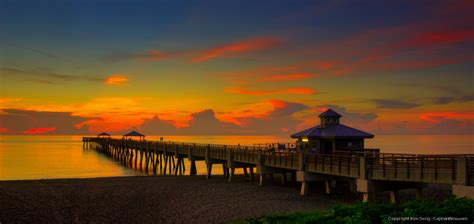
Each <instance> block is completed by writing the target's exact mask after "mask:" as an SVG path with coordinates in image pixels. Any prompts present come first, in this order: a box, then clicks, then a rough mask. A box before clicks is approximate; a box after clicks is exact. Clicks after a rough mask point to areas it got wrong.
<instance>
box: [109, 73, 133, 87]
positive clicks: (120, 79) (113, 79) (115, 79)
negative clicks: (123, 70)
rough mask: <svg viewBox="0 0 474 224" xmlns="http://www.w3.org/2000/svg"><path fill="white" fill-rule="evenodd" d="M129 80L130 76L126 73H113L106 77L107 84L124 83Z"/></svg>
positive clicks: (117, 84)
mask: <svg viewBox="0 0 474 224" xmlns="http://www.w3.org/2000/svg"><path fill="white" fill-rule="evenodd" d="M127 82H128V78H127V77H126V76H124V75H111V76H109V77H107V78H106V79H105V84H107V85H112V86H119V85H124V84H126V83H127Z"/></svg>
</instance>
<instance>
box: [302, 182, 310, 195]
mask: <svg viewBox="0 0 474 224" xmlns="http://www.w3.org/2000/svg"><path fill="white" fill-rule="evenodd" d="M307 194H308V182H306V181H303V182H301V191H300V195H301V196H306V195H307Z"/></svg>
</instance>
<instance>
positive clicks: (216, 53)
mask: <svg viewBox="0 0 474 224" xmlns="http://www.w3.org/2000/svg"><path fill="white" fill-rule="evenodd" d="M282 42H283V40H282V39H281V38H278V37H254V38H249V39H244V40H240V41H236V42H233V43H229V44H224V45H221V46H217V47H213V48H210V49H207V50H204V51H202V52H200V53H198V55H197V56H196V57H193V59H192V60H191V61H192V62H204V61H208V60H211V59H215V58H223V57H235V56H238V55H241V54H244V53H249V52H257V51H262V50H267V49H271V48H274V47H276V46H278V45H280V44H281V43H282Z"/></svg>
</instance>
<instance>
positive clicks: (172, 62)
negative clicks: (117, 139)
mask: <svg viewBox="0 0 474 224" xmlns="http://www.w3.org/2000/svg"><path fill="white" fill-rule="evenodd" d="M27 2H28V3H26V2H24V3H18V4H14V3H13V1H12V2H7V3H5V4H2V7H1V8H0V26H1V27H2V32H1V33H0V47H1V49H2V54H1V55H2V56H3V57H2V58H0V75H1V82H2V87H1V88H2V93H1V95H0V133H1V134H8V135H10V134H11V135H15V134H19V135H21V134H66V135H69V134H71V135H76V134H77V135H79V134H81V135H83V134H95V133H99V132H103V131H106V132H110V133H112V134H120V133H123V132H126V131H129V130H132V129H133V130H140V131H142V132H144V133H146V134H150V135H154V134H156V135H161V134H163V135H181V134H183V135H260V134H261V135H281V136H288V135H289V134H291V133H293V132H296V131H298V130H301V129H304V128H308V127H312V126H314V125H316V124H318V123H319V118H318V114H319V113H321V112H323V111H324V110H326V109H328V108H332V109H334V110H336V111H337V112H339V113H341V114H342V115H343V118H342V123H347V124H350V125H351V126H353V127H356V128H362V129H364V130H366V131H368V132H371V133H374V134H375V135H378V134H472V130H473V129H472V123H473V121H474V115H473V114H474V110H473V108H474V88H473V86H472V84H473V78H472V77H473V75H474V74H473V71H474V69H473V65H474V53H473V52H474V51H473V50H472V49H474V19H473V17H472V15H471V14H472V11H474V8H473V4H472V3H471V2H470V1H449V2H446V1H433V2H431V3H430V4H426V3H423V2H399V1H391V2H384V3H381V2H376V1H374V2H370V4H369V2H367V3H360V4H359V3H356V2H350V1H327V2H324V1H309V2H306V1H303V2H299V1H298V2H292V4H291V5H288V3H287V2H281V1H276V2H274V3H272V4H268V3H263V2H254V1H244V2H240V3H237V2H220V3H219V4H217V3H205V4H203V3H200V4H197V3H196V4H194V3H187V4H184V3H180V2H168V3H167V4H165V5H161V4H159V3H156V2H153V1H149V2H148V1H144V2H139V3H136V4H132V3H131V2H121V3H120V4H118V3H117V4H109V3H107V2H106V1H98V2H94V1H90V2H88V1H86V2H83V1H78V2H68V3H65V2H55V3H54V4H53V5H54V7H52V6H51V5H50V4H48V3H46V2H41V1H40V2H36V1H27ZM22 4H23V5H22ZM26 6H28V7H26ZM57 12H67V13H57ZM104 12H107V13H105V14H106V15H105V14H104ZM262 12H264V13H262ZM380 15H383V17H384V19H383V20H380ZM39 31H41V32H39ZM219 130H222V131H219Z"/></svg>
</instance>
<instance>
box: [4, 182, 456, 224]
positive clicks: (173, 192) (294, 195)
mask: <svg viewBox="0 0 474 224" xmlns="http://www.w3.org/2000/svg"><path fill="white" fill-rule="evenodd" d="M278 180H279V178H275V181H273V182H271V180H270V179H268V180H267V181H266V183H265V186H263V187H259V186H258V182H256V181H249V180H247V179H246V178H245V177H243V176H236V177H235V178H234V179H233V180H232V183H228V182H227V181H226V180H225V178H224V177H222V176H213V177H212V178H211V179H209V180H207V179H206V178H205V177H204V176H194V177H190V176H136V177H112V178H91V179H57V180H27V181H0V223H2V224H3V223H18V222H20V223H223V222H228V221H233V220H238V219H245V218H249V217H256V216H261V215H264V214H267V215H268V214H273V213H283V212H294V211H309V210H323V209H327V208H330V207H331V206H333V205H335V204H338V203H353V202H355V201H357V200H358V198H360V197H357V195H356V194H353V193H350V192H349V191H348V190H347V188H346V186H344V185H342V184H341V185H339V186H338V187H337V188H336V189H335V192H334V193H333V194H331V195H326V194H325V193H324V185H323V184H322V183H314V184H312V185H310V189H309V190H310V194H309V195H308V196H306V197H301V196H299V185H298V184H295V183H290V184H288V185H287V186H282V185H281V183H280V182H279V181H278ZM425 192H426V195H431V196H434V197H440V198H442V197H445V196H446V195H449V189H448V186H435V187H430V188H428V189H427V190H426V191H425ZM413 194H414V192H411V191H406V192H402V193H401V197H402V199H403V198H404V197H405V198H409V197H412V196H413ZM382 197H385V196H384V195H382ZM387 197H388V196H387Z"/></svg>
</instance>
